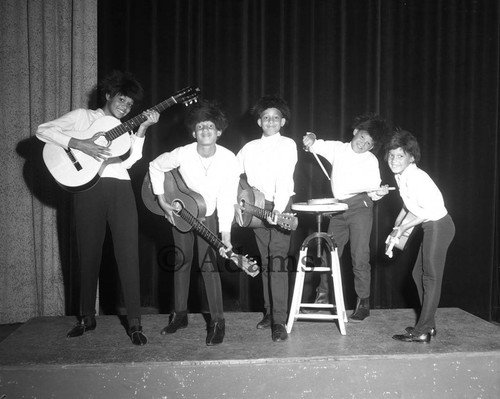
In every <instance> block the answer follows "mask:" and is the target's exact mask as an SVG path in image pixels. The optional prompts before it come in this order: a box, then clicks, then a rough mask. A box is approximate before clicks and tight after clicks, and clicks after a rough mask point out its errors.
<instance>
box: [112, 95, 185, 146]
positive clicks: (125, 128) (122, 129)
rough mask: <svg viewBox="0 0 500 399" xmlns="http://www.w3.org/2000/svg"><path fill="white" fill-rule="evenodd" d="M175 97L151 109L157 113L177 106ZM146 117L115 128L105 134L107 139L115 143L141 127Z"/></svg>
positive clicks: (142, 116)
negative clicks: (117, 139) (124, 135)
mask: <svg viewBox="0 0 500 399" xmlns="http://www.w3.org/2000/svg"><path fill="white" fill-rule="evenodd" d="M176 103H177V101H175V98H174V97H170V98H167V99H166V100H165V101H162V102H161V103H159V104H157V105H155V106H154V107H152V108H151V109H152V110H154V111H157V112H163V111H165V110H166V109H167V108H169V107H171V106H172V105H174V104H176ZM146 119H147V118H146V116H144V114H140V115H137V116H135V117H133V118H132V119H129V120H128V121H127V122H123V123H122V124H121V125H118V126H116V127H114V128H113V129H111V130H108V131H107V132H106V134H105V137H106V139H107V140H108V141H113V140H114V139H116V138H118V137H120V136H121V135H122V134H125V133H127V132H131V131H133V130H134V129H135V128H137V127H139V126H140V124H141V123H143V122H144V121H145V120H146Z"/></svg>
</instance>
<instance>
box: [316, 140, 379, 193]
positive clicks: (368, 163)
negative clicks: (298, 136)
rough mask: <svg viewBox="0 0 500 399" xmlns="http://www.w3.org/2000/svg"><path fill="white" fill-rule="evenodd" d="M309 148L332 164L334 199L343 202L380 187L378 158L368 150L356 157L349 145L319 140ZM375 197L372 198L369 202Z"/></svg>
mask: <svg viewBox="0 0 500 399" xmlns="http://www.w3.org/2000/svg"><path fill="white" fill-rule="evenodd" d="M310 148H311V150H312V151H314V152H316V153H317V154H319V155H321V156H322V157H324V158H325V159H326V160H327V161H328V162H330V163H331V164H332V175H331V185H332V192H333V196H334V197H335V198H337V199H339V200H345V199H348V198H350V197H353V196H354V195H356V193H361V192H364V191H366V190H371V189H375V188H378V187H380V183H381V179H380V169H379V164H378V159H377V157H376V156H375V155H373V154H372V153H371V152H370V151H366V152H363V153H361V154H358V153H356V152H354V151H353V149H352V147H351V143H343V142H341V141H333V140H328V141H326V140H321V139H318V140H315V141H314V144H313V145H312V146H311V147H310ZM370 194H371V193H369V195H370ZM378 198H379V197H372V199H373V200H377V199H378Z"/></svg>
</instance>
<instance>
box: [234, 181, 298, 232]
mask: <svg viewBox="0 0 500 399" xmlns="http://www.w3.org/2000/svg"><path fill="white" fill-rule="evenodd" d="M265 205H266V198H265V196H264V194H263V193H262V192H260V191H259V190H256V189H254V188H252V187H250V185H249V184H248V183H247V181H246V180H245V179H240V184H239V185H238V204H237V205H236V207H238V208H239V210H240V213H241V220H240V219H239V218H236V222H237V223H238V225H239V226H241V227H250V228H256V227H263V226H264V222H263V221H264V220H266V219H267V217H273V216H272V212H271V211H267V210H266V209H265ZM275 217H276V223H277V225H278V226H279V227H281V228H283V229H285V230H295V229H296V228H297V226H298V224H299V222H298V219H297V217H296V216H295V215H294V214H291V213H278V214H277V215H276V216H275Z"/></svg>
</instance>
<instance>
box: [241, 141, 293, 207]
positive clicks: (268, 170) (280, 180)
mask: <svg viewBox="0 0 500 399" xmlns="http://www.w3.org/2000/svg"><path fill="white" fill-rule="evenodd" d="M237 158H238V163H239V166H240V174H241V173H245V174H246V175H247V181H248V184H249V185H250V186H252V187H254V188H256V189H257V190H259V191H261V192H262V193H263V194H264V196H265V198H266V200H268V201H271V202H274V210H277V211H278V212H283V211H284V210H285V208H286V205H287V204H288V201H289V200H290V197H291V196H292V195H294V194H295V192H294V181H293V173H294V171H295V165H296V163H297V145H296V144H295V141H293V140H292V139H290V138H288V137H284V136H282V135H281V134H280V133H276V134H273V135H272V136H262V137H261V138H260V139H256V140H252V141H250V142H248V143H247V144H245V146H243V148H242V149H241V150H240V152H239V153H238V155H237Z"/></svg>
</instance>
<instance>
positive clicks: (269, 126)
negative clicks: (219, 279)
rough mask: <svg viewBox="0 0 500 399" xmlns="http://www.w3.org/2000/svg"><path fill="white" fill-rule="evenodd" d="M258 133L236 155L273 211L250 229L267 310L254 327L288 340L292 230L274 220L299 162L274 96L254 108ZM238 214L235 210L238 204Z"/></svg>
mask: <svg viewBox="0 0 500 399" xmlns="http://www.w3.org/2000/svg"><path fill="white" fill-rule="evenodd" d="M252 114H253V115H254V116H255V118H256V119H257V124H258V125H259V127H260V128H261V129H262V136H261V137H260V138H259V139H256V140H252V141H250V142H249V143H247V144H245V146H243V148H242V149H241V150H240V151H239V153H238V155H237V158H238V161H239V165H240V172H241V173H242V174H246V178H247V182H248V184H249V185H250V186H251V187H253V188H255V189H257V190H258V191H260V192H262V193H263V194H264V196H265V210H267V211H271V212H272V215H271V216H268V217H267V221H266V223H265V224H264V225H263V226H261V227H256V228H254V234H255V239H256V241H257V246H258V248H259V252H260V256H261V261H262V284H263V292H264V307H265V314H264V317H263V319H262V320H261V321H260V322H259V323H258V324H257V328H258V329H263V328H271V331H272V340H273V341H275V342H278V341H284V340H286V339H287V337H288V334H287V332H286V327H285V323H286V319H287V308H288V251H289V249H290V237H291V235H290V231H289V230H285V229H282V228H280V227H279V226H278V225H277V217H278V215H279V214H282V213H283V212H289V211H290V207H291V197H292V196H293V195H294V194H295V193H294V181H293V174H294V171H295V165H296V163H297V146H296V144H295V142H294V141H293V140H292V139H290V138H288V137H285V136H282V135H281V133H280V132H281V130H282V128H283V127H284V126H285V124H286V123H287V122H289V121H290V109H289V108H288V105H287V104H286V102H285V101H284V100H283V99H281V98H279V97H277V96H264V97H262V98H260V99H259V100H258V101H257V103H256V104H255V105H254V106H253V108H252ZM236 211H237V213H236V215H237V216H236V217H238V209H237V208H236Z"/></svg>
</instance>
